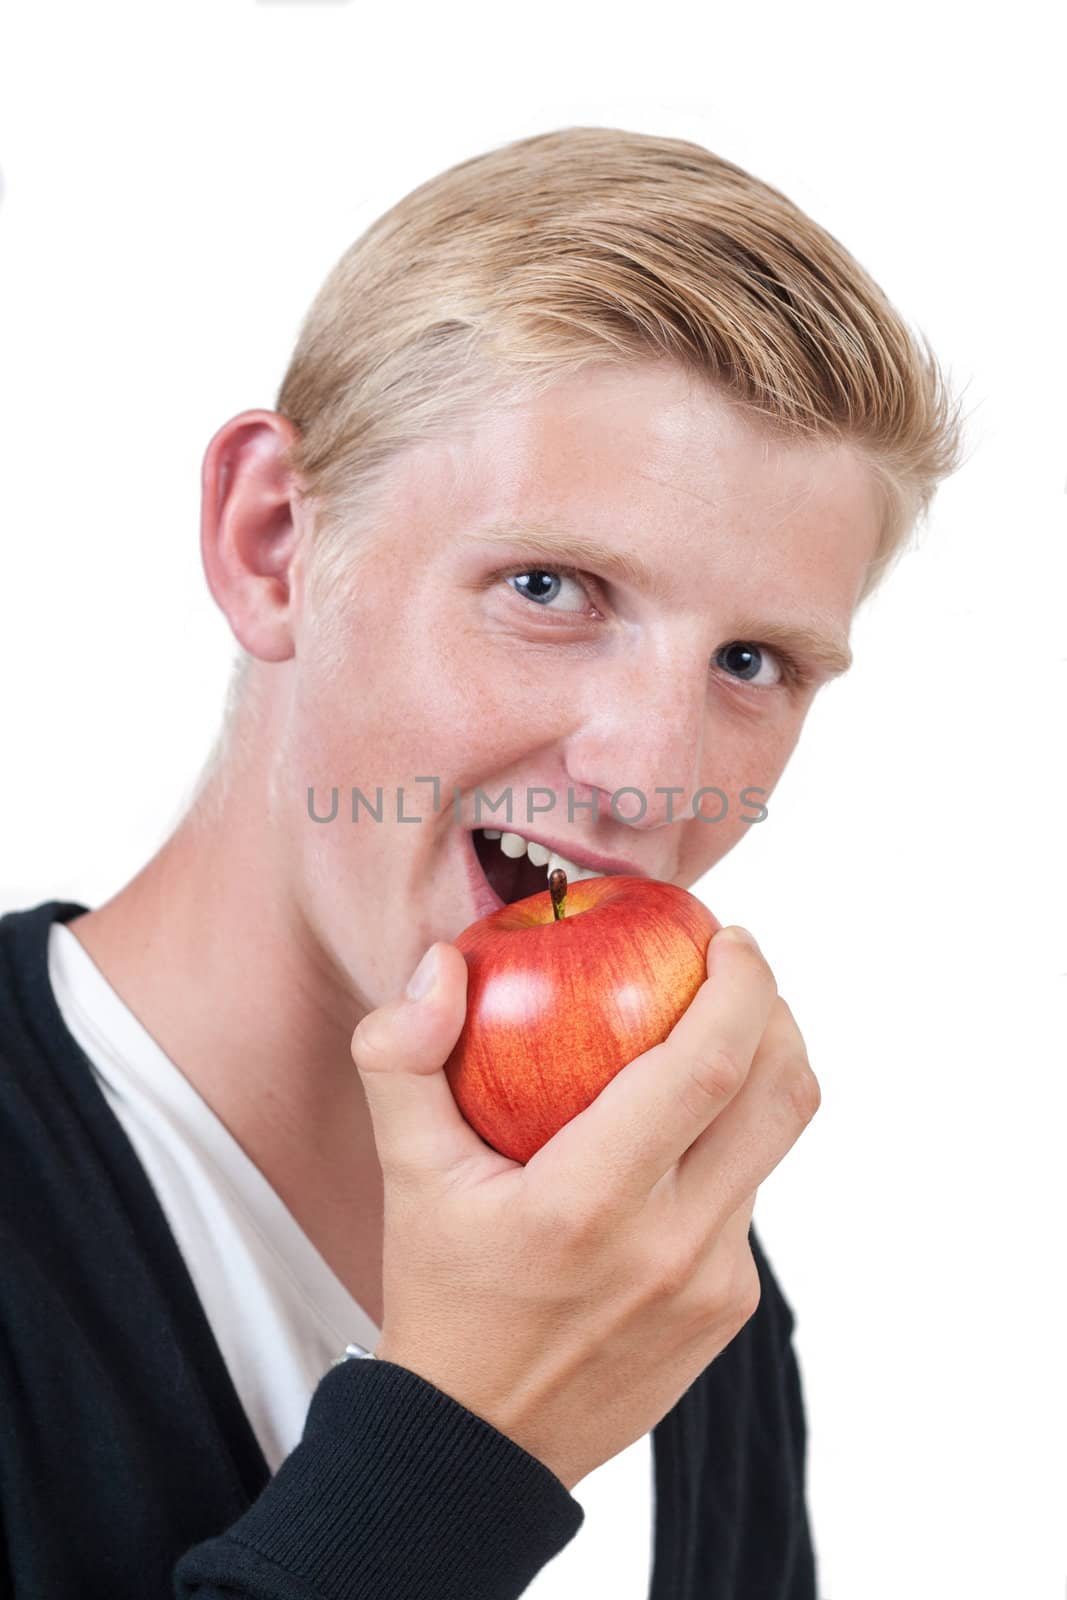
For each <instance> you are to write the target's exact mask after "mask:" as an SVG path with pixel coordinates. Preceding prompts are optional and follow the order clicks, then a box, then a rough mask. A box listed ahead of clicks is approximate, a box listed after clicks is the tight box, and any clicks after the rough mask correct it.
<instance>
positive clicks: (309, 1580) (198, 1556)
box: [174, 1360, 585, 1600]
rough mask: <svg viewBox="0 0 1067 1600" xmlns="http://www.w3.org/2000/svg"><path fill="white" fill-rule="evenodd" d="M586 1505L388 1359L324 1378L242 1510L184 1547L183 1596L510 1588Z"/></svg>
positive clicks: (392, 1599)
mask: <svg viewBox="0 0 1067 1600" xmlns="http://www.w3.org/2000/svg"><path fill="white" fill-rule="evenodd" d="M584 1517H585V1513H584V1511H583V1510H582V1507H581V1505H580V1504H579V1503H578V1501H577V1500H575V1499H574V1497H573V1496H572V1495H571V1494H570V1493H569V1492H568V1490H567V1489H566V1487H565V1486H564V1485H563V1483H562V1482H561V1481H560V1480H559V1479H558V1478H557V1477H556V1476H555V1474H554V1473H552V1472H551V1471H550V1470H549V1469H548V1468H547V1467H546V1466H545V1465H544V1464H543V1463H542V1462H541V1461H539V1460H537V1459H536V1458H535V1457H534V1456H531V1455H530V1454H528V1453H527V1451H525V1450H523V1449H522V1447H521V1446H520V1445H518V1444H516V1443H515V1442H514V1441H513V1440H511V1439H510V1438H508V1437H506V1436H505V1435H504V1434H502V1433H500V1432H498V1430H497V1429H496V1428H494V1427H492V1425H491V1424H489V1423H488V1422H486V1421H485V1420H484V1419H483V1418H481V1417H479V1416H477V1415H476V1414H475V1413H474V1412H471V1411H468V1410H467V1408H466V1407H465V1406H463V1405H461V1404H459V1402H458V1401H456V1400H454V1399H452V1397H451V1396H450V1395H447V1394H445V1393H443V1391H441V1390H440V1389H438V1388H436V1386H435V1385H433V1384H431V1383H429V1382H428V1381H426V1380H425V1379H423V1378H421V1377H419V1376H418V1375H417V1374H416V1373H413V1372H410V1371H409V1370H408V1369H407V1368H406V1367H399V1366H396V1365H395V1364H393V1363H392V1362H389V1361H358V1360H357V1361H346V1362H344V1363H343V1364H342V1365H340V1366H337V1367H334V1368H333V1369H332V1370H331V1371H330V1372H329V1373H327V1375H326V1377H325V1378H323V1379H322V1381H321V1382H320V1384H319V1386H318V1388H317V1389H316V1391H315V1394H314V1396H313V1397H312V1402H311V1406H310V1408H309V1411H308V1416H307V1422H306V1424H305V1428H304V1433H303V1437H302V1439H301V1442H300V1443H299V1444H298V1445H297V1447H296V1448H295V1450H293V1451H292V1453H291V1454H290V1455H289V1456H287V1458H286V1459H285V1461H283V1463H282V1465H281V1467H280V1468H279V1470H278V1472H277V1473H276V1474H275V1476H274V1477H273V1478H272V1479H271V1481H270V1482H269V1483H268V1485H267V1487H266V1488H265V1489H264V1490H263V1492H262V1494H260V1495H259V1497H258V1499H256V1500H255V1502H254V1503H253V1504H252V1505H251V1506H250V1507H249V1509H248V1510H247V1511H246V1512H245V1514H244V1515H243V1516H242V1517H241V1518H240V1519H239V1520H238V1521H237V1522H235V1523H234V1524H233V1525H232V1526H231V1527H229V1528H228V1529H227V1530H226V1531H225V1532H224V1533H222V1534H220V1535H218V1536H217V1537H216V1538H212V1539H209V1540H207V1541H206V1542H204V1543H201V1544H198V1545H196V1546H195V1547H194V1548H193V1549H191V1550H189V1551H187V1552H186V1554H185V1555H184V1556H182V1558H181V1560H180V1561H179V1562H178V1563H177V1566H176V1567H175V1569H174V1593H175V1595H176V1596H177V1600H192V1597H196V1600H222V1597H223V1596H225V1597H227V1600H236V1597H240V1596H248V1597H250V1600H252V1597H254V1600H341V1597H342V1596H344V1597H345V1600H512V1597H514V1596H518V1595H521V1594H522V1592H523V1590H524V1589H526V1588H527V1586H528V1585H529V1584H530V1582H531V1581H532V1579H533V1578H534V1576H535V1575H536V1573H537V1572H538V1571H540V1569H541V1568H542V1567H543V1566H544V1565H545V1564H546V1563H547V1562H548V1561H549V1560H551V1559H552V1557H553V1556H555V1555H556V1554H558V1552H559V1551H560V1550H562V1549H563V1547H564V1546H565V1545H566V1544H568V1543H569V1542H570V1540H571V1539H572V1538H573V1537H574V1535H575V1534H576V1533H577V1532H578V1529H579V1528H580V1527H581V1525H582V1522H583V1521H584Z"/></svg>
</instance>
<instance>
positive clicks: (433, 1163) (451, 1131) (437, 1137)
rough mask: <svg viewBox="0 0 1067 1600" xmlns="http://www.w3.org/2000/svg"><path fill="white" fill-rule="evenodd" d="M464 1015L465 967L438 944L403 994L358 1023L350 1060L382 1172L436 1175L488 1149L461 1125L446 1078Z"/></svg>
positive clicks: (450, 948) (451, 948)
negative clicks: (364, 1102) (365, 1101)
mask: <svg viewBox="0 0 1067 1600" xmlns="http://www.w3.org/2000/svg"><path fill="white" fill-rule="evenodd" d="M466 1013H467V963H466V961H465V960H464V959H463V955H462V953H461V952H460V951H459V950H457V949H456V947H455V945H452V944H446V943H444V942H443V941H438V942H437V943H436V944H432V945H431V946H430V948H429V949H428V950H427V952H426V954H425V955H424V956H423V958H422V960H421V961H420V962H419V965H418V966H417V967H416V969H415V972H414V973H413V974H412V977H411V979H410V980H409V982H408V987H407V990H406V991H405V994H404V996H403V997H402V998H401V999H400V1000H397V1001H394V1002H393V1003H392V1004H390V1005H385V1006H379V1007H378V1008H377V1009H376V1010H374V1011H369V1012H368V1013H367V1015H366V1016H365V1017H363V1018H361V1020H360V1022H359V1024H358V1026H357V1027H356V1031H355V1033H354V1034H353V1035H352V1060H353V1061H354V1062H355V1064H356V1067H357V1069H358V1071H359V1075H360V1078H361V1080H362V1082H363V1089H364V1093H365V1094H366V1097H367V1106H368V1108H369V1110H370V1115H371V1122H372V1124H373V1127H374V1142H375V1144H376V1146H377V1149H378V1159H379V1161H380V1162H381V1165H382V1171H383V1173H386V1174H388V1173H390V1172H393V1173H399V1172H408V1173H411V1174H415V1175H426V1176H429V1175H431V1174H433V1175H440V1174H442V1173H447V1172H449V1171H451V1170H452V1169H453V1168H454V1167H456V1166H458V1165H459V1164H460V1163H461V1162H463V1161H469V1160H470V1159H471V1158H472V1157H473V1156H478V1155H485V1153H486V1146H485V1145H484V1143H483V1142H482V1140H481V1139H480V1138H479V1137H478V1135H477V1134H476V1133H475V1131H474V1129H473V1128H472V1127H471V1126H470V1124H469V1123H468V1122H467V1121H466V1120H465V1119H464V1117H463V1115H462V1113H461V1112H460V1110H459V1108H458V1106H457V1105H456V1102H455V1100H454V1099H453V1097H452V1090H451V1088H450V1086H449V1082H448V1079H447V1077H446V1076H445V1073H444V1070H443V1068H444V1064H445V1062H446V1061H447V1060H448V1057H449V1056H450V1055H451V1053H452V1048H453V1046H454V1045H455V1043H456V1040H457V1039H458V1038H459V1035H460V1030H461V1029H462V1027H463V1022H464V1018H465V1017H466Z"/></svg>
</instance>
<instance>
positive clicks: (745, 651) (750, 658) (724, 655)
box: [715, 640, 784, 689]
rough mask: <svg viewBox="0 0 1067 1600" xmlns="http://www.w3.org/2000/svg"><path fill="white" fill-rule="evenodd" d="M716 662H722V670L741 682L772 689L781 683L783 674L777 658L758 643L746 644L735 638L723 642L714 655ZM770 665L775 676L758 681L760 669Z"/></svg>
mask: <svg viewBox="0 0 1067 1600" xmlns="http://www.w3.org/2000/svg"><path fill="white" fill-rule="evenodd" d="M715 660H716V661H717V662H720V663H722V664H723V670H724V671H725V672H728V673H729V674H730V676H731V677H735V676H736V677H737V678H739V680H740V681H741V682H742V683H756V686H757V688H760V689H764V688H766V689H773V688H774V686H775V685H776V684H778V683H781V681H782V678H783V676H784V674H783V673H782V671H781V670H780V668H779V666H778V661H777V658H776V657H775V656H774V655H773V654H772V653H771V652H770V651H769V650H768V651H764V650H763V649H762V648H761V647H760V646H759V645H758V644H746V643H745V642H744V641H743V640H736V641H735V642H734V643H733V644H724V645H723V647H722V649H721V650H720V651H719V652H718V654H717V655H716V657H715ZM767 665H770V666H771V667H772V668H773V670H774V672H775V673H776V676H775V677H773V678H772V679H771V680H770V682H769V683H768V682H766V681H764V682H762V683H760V682H758V681H757V680H758V678H759V673H760V671H761V669H762V668H763V667H765V666H767Z"/></svg>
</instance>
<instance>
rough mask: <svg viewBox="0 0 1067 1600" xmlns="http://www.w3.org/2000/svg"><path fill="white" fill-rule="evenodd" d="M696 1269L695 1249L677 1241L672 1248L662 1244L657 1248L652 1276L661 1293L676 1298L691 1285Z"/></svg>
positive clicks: (669, 1297) (668, 1297) (672, 1298)
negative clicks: (681, 1244) (666, 1247)
mask: <svg viewBox="0 0 1067 1600" xmlns="http://www.w3.org/2000/svg"><path fill="white" fill-rule="evenodd" d="M696 1269H697V1262H696V1257H695V1255H694V1253H693V1251H692V1250H691V1249H689V1248H688V1247H685V1246H680V1245H678V1244H677V1243H676V1244H675V1245H673V1246H672V1247H671V1248H670V1249H665V1248H664V1247H663V1246H660V1248H659V1249H658V1250H657V1252H656V1262H655V1270H654V1273H653V1275H652V1276H653V1277H654V1281H655V1283H656V1286H657V1289H658V1291H659V1293H660V1295H662V1296H665V1297H666V1298H667V1299H669V1300H674V1299H676V1298H677V1297H678V1296H679V1295H681V1294H682V1293H683V1291H684V1290H685V1289H687V1288H688V1287H689V1286H690V1284H691V1283H692V1281H693V1276H694V1274H695V1272H696Z"/></svg>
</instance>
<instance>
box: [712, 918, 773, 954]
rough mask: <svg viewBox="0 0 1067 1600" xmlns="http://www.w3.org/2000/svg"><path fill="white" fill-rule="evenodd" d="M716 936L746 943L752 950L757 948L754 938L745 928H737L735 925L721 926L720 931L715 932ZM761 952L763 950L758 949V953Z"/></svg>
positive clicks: (736, 942)
mask: <svg viewBox="0 0 1067 1600" xmlns="http://www.w3.org/2000/svg"><path fill="white" fill-rule="evenodd" d="M716 938H718V939H731V940H732V941H733V942H734V943H735V944H747V945H751V947H752V949H753V950H759V945H758V944H757V943H756V941H755V939H753V937H752V935H751V934H750V933H749V931H748V929H747V928H739V927H737V926H736V925H735V926H733V927H729V928H723V929H722V931H721V932H720V933H718V934H716ZM762 954H763V951H762V950H760V955H762Z"/></svg>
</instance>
